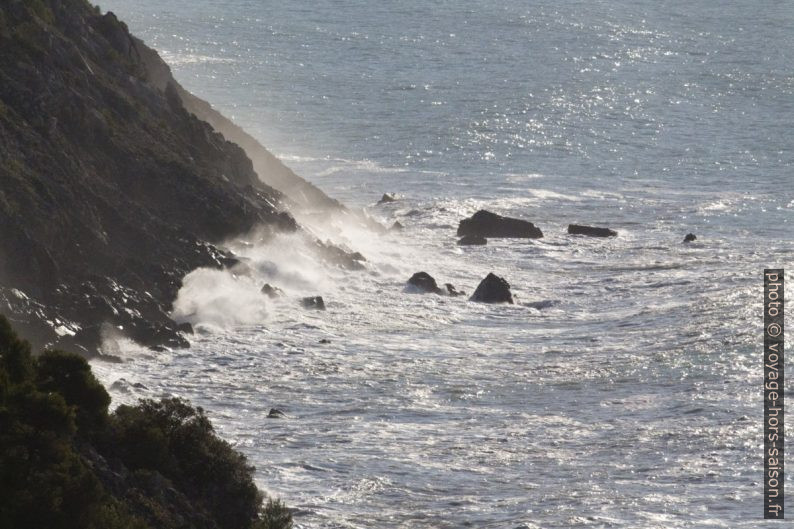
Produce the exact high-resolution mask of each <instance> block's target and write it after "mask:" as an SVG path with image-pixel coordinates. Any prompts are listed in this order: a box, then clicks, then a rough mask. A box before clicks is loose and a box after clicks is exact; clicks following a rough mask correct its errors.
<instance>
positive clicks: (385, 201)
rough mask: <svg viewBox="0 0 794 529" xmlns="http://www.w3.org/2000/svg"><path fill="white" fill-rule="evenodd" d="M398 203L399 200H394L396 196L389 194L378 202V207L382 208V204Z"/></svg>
mask: <svg viewBox="0 0 794 529" xmlns="http://www.w3.org/2000/svg"><path fill="white" fill-rule="evenodd" d="M396 201H397V199H396V198H394V195H391V194H389V193H384V194H383V196H382V197H381V198H380V200H378V204H377V205H378V206H380V205H381V204H390V203H392V202H396Z"/></svg>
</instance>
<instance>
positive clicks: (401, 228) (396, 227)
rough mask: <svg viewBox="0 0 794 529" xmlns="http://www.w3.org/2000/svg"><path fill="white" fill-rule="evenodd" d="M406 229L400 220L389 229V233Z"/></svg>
mask: <svg viewBox="0 0 794 529" xmlns="http://www.w3.org/2000/svg"><path fill="white" fill-rule="evenodd" d="M404 228H405V226H403V225H402V224H400V221H399V220H395V221H394V224H392V225H391V228H389V231H402V230H403V229H404Z"/></svg>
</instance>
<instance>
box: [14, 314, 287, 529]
mask: <svg viewBox="0 0 794 529" xmlns="http://www.w3.org/2000/svg"><path fill="white" fill-rule="evenodd" d="M109 404H110V397H109V396H108V394H107V392H106V391H105V389H104V388H103V387H102V385H101V384H99V382H98V381H97V380H96V378H94V376H93V374H92V373H91V368H90V366H89V365H88V363H87V362H86V361H85V360H84V359H83V358H81V357H79V356H76V355H73V354H69V353H63V352H58V351H47V352H44V353H43V354H41V355H39V356H33V355H32V354H31V350H30V345H29V344H28V343H27V342H24V341H22V340H20V339H19V338H18V337H17V336H16V334H15V333H14V331H13V330H12V328H11V326H10V324H9V323H8V320H7V319H5V318H4V317H2V316H0V527H14V528H17V529H26V528H41V527H58V528H60V529H69V528H74V529H91V528H96V529H116V528H118V529H122V528H124V529H129V528H133V529H146V528H158V529H161V528H165V529H168V528H174V529H176V528H191V527H192V528H202V529H245V528H251V529H288V528H290V527H291V526H292V519H291V516H290V513H289V510H288V509H286V508H285V507H284V505H283V504H281V503H280V502H279V501H274V500H268V502H267V503H264V504H263V496H262V494H261V492H259V491H258V490H257V488H256V486H255V485H254V482H253V480H252V472H253V468H252V467H251V466H250V465H248V463H247V461H246V459H245V457H244V456H243V455H242V454H240V453H238V452H236V451H234V450H233V449H232V447H231V446H230V445H229V444H228V443H227V442H225V441H223V440H222V439H220V438H218V437H217V436H216V435H215V433H214V431H213V428H212V425H211V424H210V422H209V420H208V419H207V417H206V416H205V415H204V412H203V411H202V410H201V408H194V407H192V406H190V405H189V404H188V403H186V402H184V401H182V400H179V399H166V400H162V401H159V402H155V401H143V402H141V403H139V404H138V405H137V406H120V407H119V408H118V409H117V410H116V411H115V412H114V413H108V405H109Z"/></svg>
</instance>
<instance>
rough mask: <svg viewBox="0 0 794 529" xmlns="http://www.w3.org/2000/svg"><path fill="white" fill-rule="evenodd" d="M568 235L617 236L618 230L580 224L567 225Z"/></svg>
mask: <svg viewBox="0 0 794 529" xmlns="http://www.w3.org/2000/svg"><path fill="white" fill-rule="evenodd" d="M568 234H569V235H587V236H588V237H617V236H618V232H616V231H615V230H610V229H609V228H596V227H593V226H582V225H580V224H569V225H568Z"/></svg>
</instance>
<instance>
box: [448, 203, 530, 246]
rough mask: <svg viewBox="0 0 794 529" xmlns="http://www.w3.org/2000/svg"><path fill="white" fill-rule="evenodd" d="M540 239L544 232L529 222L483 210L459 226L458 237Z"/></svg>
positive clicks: (464, 220)
mask: <svg viewBox="0 0 794 529" xmlns="http://www.w3.org/2000/svg"><path fill="white" fill-rule="evenodd" d="M467 235H474V236H478V237H512V238H524V239H539V238H541V237H543V232H542V231H540V228H538V227H536V226H535V225H534V224H532V223H531V222H529V221H526V220H521V219H513V218H510V217H503V216H501V215H497V214H496V213H491V212H490V211H486V210H484V209H481V210H480V211H478V212H477V213H475V214H474V215H472V216H471V217H469V218H468V219H463V220H462V221H460V225H458V236H460V237H465V236H467Z"/></svg>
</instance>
